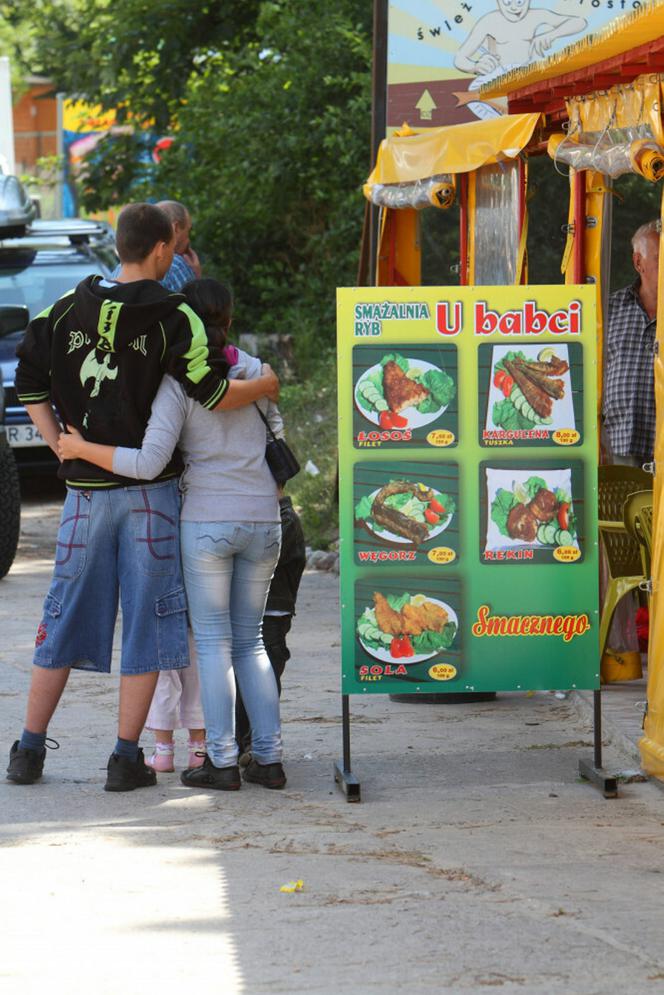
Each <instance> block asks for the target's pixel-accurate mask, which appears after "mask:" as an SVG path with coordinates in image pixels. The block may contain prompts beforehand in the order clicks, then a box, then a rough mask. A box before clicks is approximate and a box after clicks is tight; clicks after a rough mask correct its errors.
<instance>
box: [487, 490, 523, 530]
mask: <svg viewBox="0 0 664 995" xmlns="http://www.w3.org/2000/svg"><path fill="white" fill-rule="evenodd" d="M518 503H519V502H518V501H517V499H516V495H515V494H513V493H512V491H506V490H505V489H504V488H503V487H499V488H498V490H497V491H496V496H495V498H494V499H493V503H492V505H491V519H492V521H494V522H495V523H496V525H497V526H498V531H499V532H500V533H501V534H502V535H504V536H509V532H508V531H507V518H508V515H509V513H510V511H511V510H512V508H513V507H514V506H515V505H517V504H518Z"/></svg>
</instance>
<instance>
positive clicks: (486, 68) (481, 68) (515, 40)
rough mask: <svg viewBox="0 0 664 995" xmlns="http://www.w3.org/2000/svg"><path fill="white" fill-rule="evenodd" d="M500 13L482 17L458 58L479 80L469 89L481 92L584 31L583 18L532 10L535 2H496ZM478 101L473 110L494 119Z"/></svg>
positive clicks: (457, 64)
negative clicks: (507, 74)
mask: <svg viewBox="0 0 664 995" xmlns="http://www.w3.org/2000/svg"><path fill="white" fill-rule="evenodd" d="M496 2H497V9H496V10H493V11H491V12H490V13H488V14H484V15H483V16H482V17H480V19H479V21H478V22H477V24H476V25H475V26H474V28H473V29H472V31H471V32H470V34H469V35H468V37H467V38H466V40H465V41H464V42H463V44H462V45H461V47H460V48H459V50H458V52H457V54H456V56H455V57H454V65H455V67H456V68H457V69H459V70H460V71H461V72H464V73H472V74H473V75H474V76H476V77H477V79H475V80H474V81H473V82H472V83H471V85H470V87H469V89H470V90H475V89H478V88H479V87H480V86H481V85H482V84H484V83H488V82H489V81H490V80H491V79H494V78H495V77H496V76H500V75H502V73H505V72H507V71H508V70H509V69H515V68H517V67H518V66H523V65H526V64H527V63H529V62H532V61H534V60H535V59H539V58H543V57H544V56H545V55H546V54H547V52H548V51H549V50H550V48H551V46H552V45H553V43H554V42H555V41H556V40H557V39H558V38H564V37H565V36H567V35H575V34H578V33H579V32H581V31H584V30H585V28H586V25H587V22H586V20H585V19H584V18H583V17H570V16H567V15H564V14H557V13H556V12H555V11H554V10H548V9H547V8H543V7H531V5H530V3H531V0H496ZM478 103H480V102H478V101H474V102H473V103H472V104H469V105H468V106H469V108H470V109H471V110H472V111H473V113H475V114H476V115H477V116H478V117H487V116H493V115H495V114H496V110H495V109H494V108H493V107H489V105H486V104H485V105H482V106H483V108H485V110H483V111H482V110H481V109H480V108H479V107H476V106H475V105H476V104H478Z"/></svg>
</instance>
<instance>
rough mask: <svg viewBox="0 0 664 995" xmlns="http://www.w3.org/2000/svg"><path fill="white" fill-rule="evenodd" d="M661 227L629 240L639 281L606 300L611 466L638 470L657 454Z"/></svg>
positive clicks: (649, 226)
mask: <svg viewBox="0 0 664 995" xmlns="http://www.w3.org/2000/svg"><path fill="white" fill-rule="evenodd" d="M660 227H661V226H660V222H659V221H649V222H647V223H646V224H644V225H641V227H640V228H637V230H636V231H635V232H634V235H633V236H632V261H633V263H634V269H635V270H636V272H637V274H638V276H637V279H636V280H635V282H634V283H633V284H631V285H630V286H629V287H623V289H622V290H616V292H615V293H613V294H611V297H610V298H609V320H608V323H607V333H606V340H605V347H604V348H605V353H604V355H605V366H604V393H603V400H602V415H603V422H604V430H605V433H606V441H607V443H608V445H609V448H610V459H609V462H611V463H622V464H627V465H628V466H641V465H642V464H643V463H647V462H650V461H651V460H652V459H653V454H654V449H655V378H654V369H653V363H654V358H655V331H656V324H657V284H658V271H659V237H660Z"/></svg>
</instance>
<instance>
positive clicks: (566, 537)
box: [558, 529, 574, 546]
mask: <svg viewBox="0 0 664 995" xmlns="http://www.w3.org/2000/svg"><path fill="white" fill-rule="evenodd" d="M558 545H559V546H573V545H574V536H573V535H572V533H571V532H568V531H567V529H559V530H558Z"/></svg>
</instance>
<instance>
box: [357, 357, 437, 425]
mask: <svg viewBox="0 0 664 995" xmlns="http://www.w3.org/2000/svg"><path fill="white" fill-rule="evenodd" d="M455 395H456V385H455V383H454V380H453V379H452V377H451V376H450V375H449V373H446V372H445V370H441V369H440V368H439V367H438V366H435V365H434V364H433V363H429V362H427V361H426V360H424V359H412V358H408V357H406V356H402V355H401V354H400V353H398V352H390V353H387V355H385V356H383V358H382V359H381V361H380V362H379V363H375V364H374V366H370V367H369V369H368V370H365V371H364V373H363V374H362V375H361V377H360V378H359V380H358V381H357V384H356V385H355V403H356V405H357V407H358V409H359V410H360V411H361V412H362V414H363V415H364V417H365V418H367V419H368V421H370V422H373V424H374V425H379V426H380V428H383V429H408V428H410V429H413V428H420V427H421V426H422V425H428V424H429V422H432V421H435V419H436V418H438V417H439V415H441V414H442V413H443V412H444V411H445V409H446V408H447V407H448V406H449V404H450V402H451V401H452V400H453V399H454V397H455Z"/></svg>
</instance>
